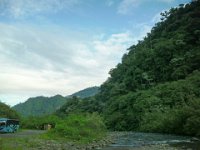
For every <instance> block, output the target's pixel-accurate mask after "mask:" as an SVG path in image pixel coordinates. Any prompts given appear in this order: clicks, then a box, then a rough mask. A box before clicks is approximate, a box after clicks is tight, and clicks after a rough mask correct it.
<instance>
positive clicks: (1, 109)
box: [0, 101, 19, 119]
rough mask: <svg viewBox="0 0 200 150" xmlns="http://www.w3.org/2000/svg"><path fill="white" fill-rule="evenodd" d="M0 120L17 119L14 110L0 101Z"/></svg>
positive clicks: (17, 116)
mask: <svg viewBox="0 0 200 150" xmlns="http://www.w3.org/2000/svg"><path fill="white" fill-rule="evenodd" d="M0 118H10V119H19V115H18V114H17V112H16V111H15V110H13V109H12V108H10V107H9V106H8V105H6V104H4V103H2V102H1V101H0Z"/></svg>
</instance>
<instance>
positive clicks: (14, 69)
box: [0, 0, 190, 106]
mask: <svg viewBox="0 0 200 150" xmlns="http://www.w3.org/2000/svg"><path fill="white" fill-rule="evenodd" d="M188 2H190V0H0V101H2V102H4V103H6V104H8V105H10V106H13V105H15V104H17V103H19V102H24V101H25V100H27V99H28V98H29V97H35V96H41V95H42V96H53V95H56V94H61V95H63V96H66V95H69V94H72V93H74V92H77V91H79V90H82V89H84V88H87V87H92V86H99V85H101V84H102V83H103V82H105V81H106V79H107V78H108V77H109V74H108V72H109V70H110V69H111V68H114V67H115V66H116V65H117V64H118V63H120V62H121V58H122V56H123V54H124V53H126V52H127V48H129V47H130V46H131V45H133V44H137V41H138V40H142V39H143V37H144V36H145V35H146V33H148V32H150V30H151V28H152V27H153V26H154V24H155V23H156V22H158V21H159V20H160V15H159V14H160V12H162V11H165V10H169V9H170V8H171V7H177V6H178V5H179V4H183V3H188Z"/></svg>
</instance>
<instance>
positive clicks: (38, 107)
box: [13, 87, 99, 116]
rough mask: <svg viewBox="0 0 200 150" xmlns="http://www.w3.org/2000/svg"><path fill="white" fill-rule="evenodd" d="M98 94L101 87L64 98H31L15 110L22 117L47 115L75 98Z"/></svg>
mask: <svg viewBox="0 0 200 150" xmlns="http://www.w3.org/2000/svg"><path fill="white" fill-rule="evenodd" d="M98 92H99V87H90V88H86V89H84V90H81V91H79V92H76V93H74V94H72V95H70V96H66V97H63V96H61V95H56V96H53V97H44V96H38V97H33V98H29V99H28V100H27V101H26V102H24V103H20V104H17V105H15V106H14V107H13V109H14V110H16V111H17V112H19V114H21V115H22V116H41V115H47V114H51V113H53V112H55V111H56V110H57V109H59V108H60V107H61V106H62V105H63V104H65V103H66V101H67V100H69V99H71V97H73V96H77V97H79V98H86V97H90V96H94V95H95V94H97V93H98Z"/></svg>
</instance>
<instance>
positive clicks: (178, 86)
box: [58, 1, 200, 135]
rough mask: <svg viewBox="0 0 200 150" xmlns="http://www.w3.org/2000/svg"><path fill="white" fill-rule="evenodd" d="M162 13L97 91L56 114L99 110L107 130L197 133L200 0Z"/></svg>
mask: <svg viewBox="0 0 200 150" xmlns="http://www.w3.org/2000/svg"><path fill="white" fill-rule="evenodd" d="M161 15H162V18H161V20H162V21H161V22H158V23H157V24H156V25H155V26H154V27H153V28H152V30H151V32H150V33H148V34H147V36H146V37H145V38H144V39H143V40H141V41H139V42H138V44H137V45H133V46H131V47H130V48H129V49H128V51H127V53H126V54H124V56H123V58H122V63H120V64H118V65H117V66H116V68H114V69H112V70H111V71H110V77H109V78H108V80H107V81H106V82H105V83H103V84H102V85H101V87H100V93H99V94H97V95H96V96H95V97H93V98H90V99H88V100H87V101H84V102H82V101H81V100H80V101H76V105H74V104H73V103H67V104H65V105H64V106H63V107H62V108H61V109H60V110H59V111H58V114H59V113H64V114H65V113H69V112H70V111H71V110H72V111H79V112H85V111H86V112H93V111H98V112H99V113H101V114H102V116H104V119H105V121H106V125H107V126H108V128H110V129H112V130H139V131H146V132H165V133H176V134H188V135H200V126H199V125H200V1H193V2H191V3H188V4H186V5H185V4H180V5H179V7H177V8H172V9H170V10H169V11H166V12H164V13H161ZM87 104H90V105H87ZM76 106H78V107H76ZM70 107H71V108H73V109H70ZM66 110H67V111H66Z"/></svg>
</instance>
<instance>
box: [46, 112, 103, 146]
mask: <svg viewBox="0 0 200 150" xmlns="http://www.w3.org/2000/svg"><path fill="white" fill-rule="evenodd" d="M105 135H106V127H105V125H104V123H103V121H102V119H101V117H99V116H98V115H97V114H85V115H83V114H72V115H69V116H68V117H67V118H65V119H63V120H61V121H60V122H58V124H57V125H56V126H55V128H54V129H52V130H50V131H49V132H47V133H46V134H44V135H42V138H44V139H54V140H60V141H69V142H74V143H78V144H85V143H90V142H93V141H94V140H99V139H102V138H103V137H105Z"/></svg>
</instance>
